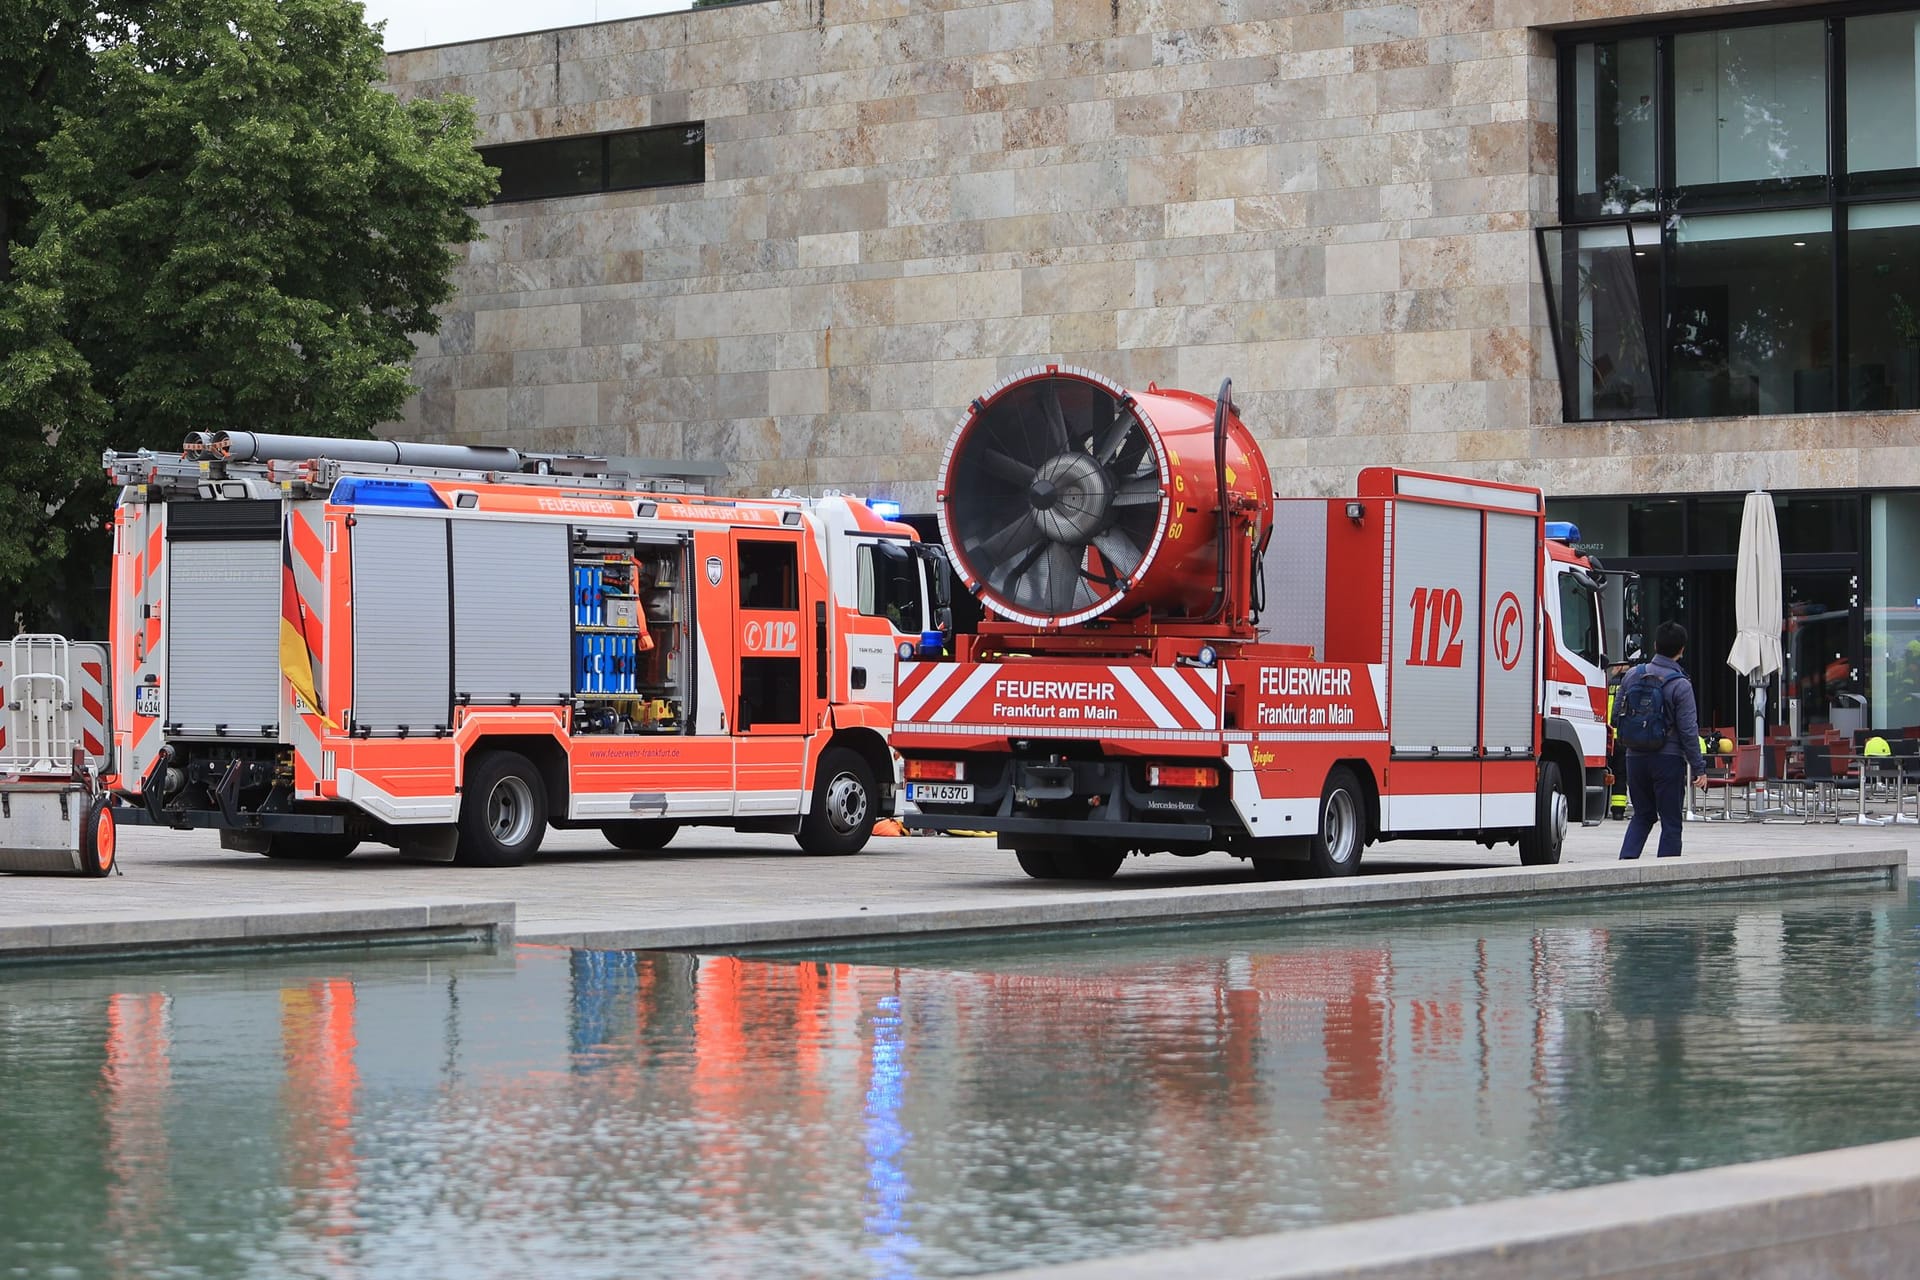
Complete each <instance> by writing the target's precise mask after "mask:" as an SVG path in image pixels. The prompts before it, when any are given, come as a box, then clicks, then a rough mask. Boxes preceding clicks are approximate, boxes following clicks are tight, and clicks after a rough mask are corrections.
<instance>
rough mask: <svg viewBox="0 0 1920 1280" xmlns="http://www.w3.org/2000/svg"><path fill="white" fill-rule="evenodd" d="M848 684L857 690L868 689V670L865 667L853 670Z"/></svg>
mask: <svg viewBox="0 0 1920 1280" xmlns="http://www.w3.org/2000/svg"><path fill="white" fill-rule="evenodd" d="M848 683H849V684H851V685H852V686H853V687H854V688H856V689H864V688H866V687H867V669H866V668H865V667H855V668H854V669H853V674H852V676H851V677H850V678H849V680H848Z"/></svg>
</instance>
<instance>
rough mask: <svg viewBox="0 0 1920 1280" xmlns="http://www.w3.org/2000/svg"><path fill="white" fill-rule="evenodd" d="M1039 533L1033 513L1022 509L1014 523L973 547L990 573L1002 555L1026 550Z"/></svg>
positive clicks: (984, 567) (974, 553) (974, 552)
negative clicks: (1030, 541) (1029, 542)
mask: <svg viewBox="0 0 1920 1280" xmlns="http://www.w3.org/2000/svg"><path fill="white" fill-rule="evenodd" d="M1039 534H1040V529H1039V526H1037V525H1035V524H1034V523H1033V516H1032V514H1031V513H1030V512H1027V511H1022V512H1021V513H1020V514H1019V515H1018V516H1016V517H1015V518H1014V521H1013V523H1012V524H1010V525H1008V526H1007V527H1006V528H1004V529H1002V530H1001V531H1000V532H998V533H996V534H994V535H993V536H992V537H991V538H988V539H987V540H986V541H985V542H982V543H981V544H980V545H979V546H977V547H974V548H972V551H973V555H974V556H975V557H977V558H978V559H979V560H980V562H981V565H982V568H983V569H985V570H986V571H987V572H989V573H990V572H992V570H993V566H994V565H996V564H998V563H999V562H1000V560H1001V558H1002V557H1004V556H1006V555H1008V554H1010V553H1012V552H1016V551H1020V550H1024V549H1025V548H1026V546H1027V543H1028V541H1029V540H1030V539H1032V538H1035V537H1038V536H1039Z"/></svg>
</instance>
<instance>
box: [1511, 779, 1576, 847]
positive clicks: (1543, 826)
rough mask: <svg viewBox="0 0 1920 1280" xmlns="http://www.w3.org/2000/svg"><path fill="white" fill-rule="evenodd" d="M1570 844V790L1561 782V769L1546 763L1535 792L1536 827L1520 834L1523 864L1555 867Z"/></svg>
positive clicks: (1534, 814) (1534, 818) (1534, 823)
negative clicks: (1568, 819)
mask: <svg viewBox="0 0 1920 1280" xmlns="http://www.w3.org/2000/svg"><path fill="white" fill-rule="evenodd" d="M1566 842H1567V791H1566V788H1565V787H1564V786H1562V785H1561V782H1560V766H1559V765H1557V764H1555V763H1554V762H1553V761H1551V760H1542V761H1541V762H1540V774H1539V778H1538V780H1537V781H1536V782H1535V784H1534V789H1533V825H1532V826H1531V827H1528V828H1527V829H1526V830H1525V831H1522V832H1521V833H1520V862H1521V865H1523V866H1528V867H1547V866H1552V865H1553V864H1554V863H1556V862H1558V861H1560V850H1561V849H1562V847H1564V846H1565V844H1566Z"/></svg>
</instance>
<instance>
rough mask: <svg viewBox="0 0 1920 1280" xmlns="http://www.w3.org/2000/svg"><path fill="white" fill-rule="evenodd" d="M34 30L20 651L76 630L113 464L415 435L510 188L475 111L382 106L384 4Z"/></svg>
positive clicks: (455, 105)
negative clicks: (468, 262)
mask: <svg viewBox="0 0 1920 1280" xmlns="http://www.w3.org/2000/svg"><path fill="white" fill-rule="evenodd" d="M6 8H7V14H8V16H7V17H6V18H5V19H4V20H0V47H3V48H4V52H0V74H5V76H6V82H5V83H4V85H0V113H7V114H6V115H5V118H6V119H7V120H8V121H9V123H8V125H7V127H6V129H5V134H4V139H3V140H0V197H3V203H4V205H5V210H6V211H5V213H4V214H0V217H4V219H5V221H4V223H0V230H4V232H5V236H4V243H5V249H4V254H5V256H4V257H0V628H7V627H10V626H12V625H16V624H18V625H26V626H41V625H62V626H66V627H70V628H71V627H78V626H83V625H84V622H85V618H84V616H82V615H81V614H78V613H76V610H75V608H74V604H75V602H77V601H79V600H83V599H84V593H85V591H86V588H87V587H88V586H89V585H90V584H91V583H92V581H93V580H94V579H95V578H96V577H97V575H98V573H99V571H100V570H101V569H102V568H103V567H104V564H105V547H106V542H105V535H104V533H103V532H102V530H103V525H104V522H105V520H106V519H107V517H108V514H109V512H110V510H111V507H112V501H113V494H112V492H111V490H110V488H109V486H108V485H107V484H106V483H105V482H104V480H103V478H102V477H101V475H100V471H99V460H100V454H101V452H102V450H103V449H104V448H106V447H108V446H112V447H116V448H134V447H145V448H157V449H175V448H178V446H179V443H180V440H181V438H182V437H183V436H184V435H185V433H186V432H188V431H190V430H217V429H222V428H236V429H245V430H256V431H281V432H292V433H297V434H309V435H362V436H364V435H366V434H368V433H369V431H370V430H371V428H372V427H373V426H375V425H376V424H378V423H380V422H383V421H389V420H392V419H394V418H396V417H398V416H399V414H400V411H401V408H402V406H403V404H404V403H405V401H406V398H407V396H408V395H409V394H410V393H411V390H412V388H411V387H410V386H409V384H408V377H407V375H408V368H409V360H410V357H411V356H412V354H413V342H412V338H411V335H412V334H415V333H432V332H434V331H435V330H436V329H437V328H438V318H437V316H436V315H435V313H434V308H435V307H436V306H437V305H438V304H439V303H441V302H444V301H446V299H447V298H448V297H450V296H451V294H452V284H451V280H450V278H449V275H450V272H451V269H452V267H453V265H454V264H455V262H456V261H457V249H456V247H455V246H458V245H460V244H464V243H465V242H467V241H469V240H471V239H473V238H474V237H475V235H476V234H477V231H478V227H477V225H476V223H475V222H474V220H473V218H472V216H471V215H470V214H469V213H468V212H467V209H468V208H469V207H470V206H473V205H477V204H481V203H484V202H485V201H486V200H487V199H489V198H490V197H491V196H492V194H493V191H494V181H493V173H492V171H491V170H490V169H488V168H487V167H486V166H485V165H484V164H483V163H482V162H481V160H480V157H479V155H478V153H477V152H476V151H475V150H474V147H473V142H474V136H473V135H474V125H473V115H472V109H471V105H470V104H469V103H467V102H466V101H464V100H461V99H442V100H437V101H429V100H420V101H414V102H408V103H402V102H400V101H399V100H397V99H396V98H394V97H393V96H391V95H389V94H388V93H386V92H384V91H383V90H382V89H381V87H380V85H381V82H382V80H383V78H384V74H385V67H384V59H383V55H382V52H381V48H380V40H379V36H378V33H377V32H375V31H374V30H373V29H371V28H369V27H368V26H367V24H366V21H365V18H364V14H363V11H362V9H361V7H360V5H359V4H358V3H357V2H356V0H223V3H222V4H220V5H207V4H204V3H200V2H198V0H144V2H142V0H106V3H104V4H102V3H98V0H96V3H93V4H83V3H77V2H76V0H14V3H13V4H12V5H9V6H6ZM0 634H4V632H0Z"/></svg>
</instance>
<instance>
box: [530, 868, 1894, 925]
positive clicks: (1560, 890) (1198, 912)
mask: <svg viewBox="0 0 1920 1280" xmlns="http://www.w3.org/2000/svg"><path fill="white" fill-rule="evenodd" d="M1862 878H1864V879H1878V878H1884V879H1885V882H1886V884H1887V886H1888V887H1889V888H1892V889H1898V888H1901V887H1904V886H1905V884H1906V881H1907V854H1906V851H1905V850H1904V849H1888V850H1864V849H1861V850H1847V851H1842V852H1835V853H1802V854H1790V855H1785V856H1775V857H1762V858H1737V859H1725V860H1720V859H1710V858H1693V859H1688V858H1684V857H1683V858H1679V859H1674V860H1670V861H1668V862H1664V863H1663V862H1659V861H1656V860H1654V859H1652V858H1647V859H1643V860H1642V861H1640V862H1638V863H1616V864H1614V865H1611V866H1601V867H1593V866H1580V867H1569V866H1560V867H1528V868H1522V869H1510V868H1491V869H1481V870H1471V871H1427V872H1415V873H1411V874H1407V875H1383V876H1360V877H1355V878H1353V879H1345V880H1318V881H1310V882H1299V883H1291V884H1285V885H1272V884H1231V885H1214V886H1207V887H1204V888H1170V889H1134V890H1124V891H1115V890H1113V889H1109V888H1105V887H1102V888H1099V889H1091V890H1084V891H1080V892H1072V891H1063V890H1061V889H1059V888H1058V887H1055V886H1048V887H1047V888H1045V889H1040V888H1036V889H1034V890H1033V891H1032V892H1033V893H1044V894H1046V895H1047V896H1045V897H1044V898H1042V899H1041V900H1039V901H1021V902H1008V903H996V904H994V905H992V906H979V907H958V908H955V907H941V906H938V905H934V906H930V907H925V908H906V909H902V908H900V907H898V906H896V905H893V904H891V903H889V904H884V905H880V904H876V905H874V906H873V907H872V908H871V909H870V908H869V907H865V906H861V905H859V904H858V903H852V904H849V905H848V907H847V908H846V909H845V910H843V911H841V912H838V913H835V914H833V915H826V916H820V915H811V916H789V917H786V918H781V917H778V916H771V917H770V916H766V915H762V916H760V917H757V918H754V919H742V920H734V921H720V922H710V923H702V924H690V925H661V926H652V927H647V928H634V929H625V928H555V927H535V928H533V929H531V930H528V931H525V932H522V933H521V934H520V941H522V942H537V943H544V944H549V945H556V946H584V947H601V948H607V949H619V950H628V949H632V950H692V949H699V950H706V949H714V948H740V947H749V946H757V945H766V944H795V943H826V942H846V941H853V940H874V941H878V940H882V939H895V938H905V937H920V936H929V935H935V934H955V933H984V932H1000V931H1008V930H1020V929H1045V928H1050V927H1057V926H1060V925H1107V926H1123V927H1125V926H1138V927H1145V926H1151V925H1155V924H1165V923H1175V922H1187V921H1194V920H1231V919H1233V918H1235V917H1241V916H1253V915H1311V914H1344V913H1351V912H1365V911H1376V910H1384V909H1387V908H1393V907H1402V906H1409V905H1426V906H1442V907H1444V906H1457V905H1463V904H1467V903H1487V902H1513V901H1525V900H1529V899H1534V898H1542V897H1553V898H1556V899H1561V898H1571V897H1581V896H1593V895H1601V894H1605V895H1614V894H1619V893H1621V892H1632V891H1637V890H1653V889H1666V890H1684V891H1700V890H1712V889H1726V888H1733V887H1745V886H1749V885H1758V884H1769V883H1783V882H1791V881H1801V880H1812V879H1862ZM1069 894H1070V895H1071V896H1068V895H1069Z"/></svg>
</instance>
